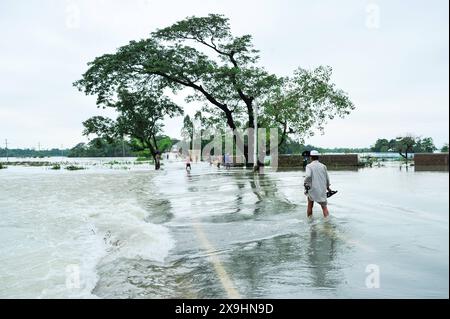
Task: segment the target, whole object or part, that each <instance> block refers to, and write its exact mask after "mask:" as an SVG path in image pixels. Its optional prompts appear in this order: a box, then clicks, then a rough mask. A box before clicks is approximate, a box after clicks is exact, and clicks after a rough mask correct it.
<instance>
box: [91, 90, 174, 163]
mask: <svg viewBox="0 0 450 319" xmlns="http://www.w3.org/2000/svg"><path fill="white" fill-rule="evenodd" d="M107 106H108V107H112V108H114V109H115V110H116V111H117V112H118V113H119V116H118V117H117V119H116V120H112V119H109V118H106V117H103V116H94V117H91V118H90V119H88V120H86V121H84V122H83V125H84V127H85V129H84V132H83V134H84V135H90V134H95V135H97V136H98V137H99V138H102V139H104V140H106V141H114V139H117V138H119V137H121V136H125V135H126V136H129V137H130V138H132V139H133V140H134V141H135V145H137V144H139V145H140V146H141V147H142V149H147V150H149V151H150V154H151V156H152V158H153V160H154V163H155V169H159V168H160V165H161V164H160V156H161V150H160V149H159V146H160V144H161V143H158V140H157V135H158V134H159V133H160V132H161V130H162V127H163V124H162V123H161V122H162V120H164V118H165V117H166V116H168V117H173V116H176V115H180V114H182V113H183V110H182V109H181V108H180V107H179V106H178V105H176V104H174V103H173V102H171V101H170V100H169V98H167V97H165V96H164V95H163V92H162V89H157V88H153V89H152V90H144V89H139V90H136V91H128V90H125V89H123V88H121V89H119V90H118V92H117V101H116V102H114V103H112V102H108V103H107ZM160 142H163V146H164V147H167V145H170V143H171V141H170V138H169V139H161V140H160Z"/></svg>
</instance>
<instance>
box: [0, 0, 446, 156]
mask: <svg viewBox="0 0 450 319" xmlns="http://www.w3.org/2000/svg"><path fill="white" fill-rule="evenodd" d="M448 9H449V8H448V0H429V1H425V0H423V1H406V0H402V1H400V0H385V1H381V0H371V1H369V0H366V1H364V0H346V1H335V0H318V1H306V0H305V1H299V0H286V1H280V0H265V1H261V0H258V1H257V0H254V1H247V0H237V1H235V0H223V1H219V0H216V1H211V0H209V1H206V0H197V1H193V0H190V1H181V0H178V1H171V0H164V1H160V0H131V1H130V0H128V1H124V0H123V1H122V0H84V1H83V0H65V1H64V0H35V1H33V0H23V1H14V0H1V1H0V33H1V47H0V97H1V99H0V145H1V146H4V145H3V143H4V139H5V138H7V139H8V141H9V144H10V147H11V148H16V147H35V148H37V146H38V143H40V145H41V148H42V149H46V148H52V147H61V145H63V146H64V147H72V146H74V145H75V144H76V143H78V142H80V141H86V138H85V137H83V136H82V134H81V132H82V124H81V123H82V121H84V120H86V119H87V118H89V117H91V116H93V115H100V114H103V115H110V114H111V113H108V112H105V111H104V110H99V109H97V108H96V106H95V98H93V97H86V96H84V95H83V94H82V93H80V92H78V91H77V90H76V89H75V88H74V87H73V86H72V83H73V82H74V81H75V80H78V79H79V78H80V76H81V74H82V73H83V72H85V71H86V68H87V67H86V63H87V62H89V61H91V60H93V59H94V58H95V57H96V56H99V55H102V54H104V53H112V52H114V51H115V49H116V48H117V47H119V46H121V45H124V44H126V43H127V42H128V41H130V40H133V39H135V40H138V39H141V38H145V37H147V35H148V34H149V33H150V32H152V31H154V30H155V29H156V28H161V27H165V26H168V25H171V24H172V23H174V22H176V21H178V20H180V19H183V18H185V17H186V16H191V15H196V16H203V15H207V14H209V13H221V14H225V15H226V16H227V17H229V18H230V23H231V27H232V31H233V33H234V34H236V35H242V34H251V35H253V37H254V44H255V47H256V48H257V49H259V50H260V51H261V64H262V65H264V66H265V67H266V69H267V70H268V71H270V72H273V73H276V74H278V75H289V74H291V73H292V71H293V70H294V69H295V68H297V67H298V66H301V67H304V68H313V67H316V66H319V65H330V66H331V67H333V70H334V73H333V81H334V82H335V83H336V85H337V86H338V87H339V88H342V89H343V90H345V91H346V92H348V94H349V96H350V97H351V99H352V101H353V102H354V103H355V105H356V110H355V111H354V112H353V113H352V114H351V115H350V116H348V117H347V118H345V119H344V120H335V121H333V122H331V123H329V124H328V125H327V126H326V128H325V134H324V135H320V134H319V135H317V136H315V137H313V138H311V139H309V140H308V141H307V142H309V143H311V144H314V145H318V146H323V147H338V146H350V147H365V146H369V145H371V144H373V143H374V141H375V140H376V139H377V138H379V137H386V138H394V137H396V136H398V135H401V134H405V133H413V134H415V135H418V136H431V137H433V139H434V141H435V143H436V145H437V146H438V147H440V146H442V144H444V143H446V142H448V140H449V133H448V132H449V122H448V116H449V107H448V105H449V90H448V85H449V83H448V76H449V74H448V72H449V65H448V63H449V42H448V41H449V40H448V37H449V34H448V30H449V28H448V27H449V16H448ZM177 100H179V102H181V103H183V100H182V99H181V98H180V99H177ZM183 105H184V106H185V110H186V112H188V113H190V114H192V113H194V107H193V106H187V105H185V104H183ZM181 122H182V119H181V118H177V119H172V120H169V121H166V133H167V134H169V135H170V136H173V137H177V136H179V134H180V132H179V131H180V126H181Z"/></svg>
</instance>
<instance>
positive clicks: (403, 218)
mask: <svg viewBox="0 0 450 319" xmlns="http://www.w3.org/2000/svg"><path fill="white" fill-rule="evenodd" d="M122 166H124V165H122ZM192 166H193V167H192V171H191V172H190V173H189V172H186V171H185V170H184V164H183V163H180V162H168V163H165V164H164V166H163V168H164V169H163V170H162V171H159V172H155V171H153V170H151V169H149V168H148V166H145V165H140V166H137V167H131V169H130V170H125V169H117V170H114V169H113V170H112V169H108V168H106V167H94V166H92V167H90V168H89V169H87V170H83V171H74V172H69V171H64V170H61V171H52V170H49V169H48V168H43V167H31V168H30V167H28V168H24V167H13V166H10V167H8V169H5V170H1V171H0V216H1V219H0V229H1V232H0V258H1V263H0V297H2V298H59V297H69V298H74V297H82V298H83V297H86V298H96V297H100V298H239V297H242V298H448V297H449V286H448V285H449V284H448V281H449V280H448V279H449V265H448V257H449V247H448V242H449V201H448V200H449V198H448V196H449V188H448V182H449V175H448V172H427V171H423V172H418V171H414V169H413V168H410V169H409V170H408V171H406V170H405V168H403V169H402V170H400V169H399V167H398V164H392V165H391V166H388V167H379V168H376V167H374V168H365V169H359V170H354V171H348V170H347V171H344V170H342V171H330V178H331V183H332V188H333V189H337V190H338V191H339V192H338V194H336V195H335V196H333V197H332V198H330V199H329V208H330V213H331V217H330V218H329V219H327V220H325V219H324V218H323V217H322V214H321V210H320V207H315V208H314V217H313V219H311V220H309V219H307V218H306V199H305V196H304V195H303V186H302V185H303V175H304V172H303V171H279V172H275V171H271V170H266V172H265V173H264V174H262V175H255V174H253V173H252V172H251V171H247V170H243V169H231V170H226V169H217V168H215V167H211V166H209V165H208V164H205V163H193V165H192Z"/></svg>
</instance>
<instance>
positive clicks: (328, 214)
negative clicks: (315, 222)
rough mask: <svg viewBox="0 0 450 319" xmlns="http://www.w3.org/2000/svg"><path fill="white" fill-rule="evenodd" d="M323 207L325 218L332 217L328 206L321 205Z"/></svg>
mask: <svg viewBox="0 0 450 319" xmlns="http://www.w3.org/2000/svg"><path fill="white" fill-rule="evenodd" d="M321 206H322V212H323V217H325V218H327V217H328V216H330V212H329V211H328V206H327V205H321Z"/></svg>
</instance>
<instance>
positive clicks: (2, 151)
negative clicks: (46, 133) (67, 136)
mask: <svg viewBox="0 0 450 319" xmlns="http://www.w3.org/2000/svg"><path fill="white" fill-rule="evenodd" d="M68 153H69V149H63V150H61V149H58V148H52V149H51V150H41V151H37V150H34V149H29V148H26V149H20V148H13V149H8V150H6V148H0V157H6V156H8V157H49V156H67V154H68Z"/></svg>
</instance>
